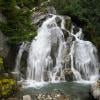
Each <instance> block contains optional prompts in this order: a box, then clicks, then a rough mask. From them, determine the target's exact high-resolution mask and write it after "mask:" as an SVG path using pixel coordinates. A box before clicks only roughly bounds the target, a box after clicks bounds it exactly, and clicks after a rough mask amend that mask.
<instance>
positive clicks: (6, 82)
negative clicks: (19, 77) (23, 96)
mask: <svg viewBox="0 0 100 100" xmlns="http://www.w3.org/2000/svg"><path fill="white" fill-rule="evenodd" d="M17 89H18V88H17V83H16V81H15V80H14V79H10V78H0V98H7V97H8V96H10V95H12V96H13V94H14V93H15V92H16V91H17Z"/></svg>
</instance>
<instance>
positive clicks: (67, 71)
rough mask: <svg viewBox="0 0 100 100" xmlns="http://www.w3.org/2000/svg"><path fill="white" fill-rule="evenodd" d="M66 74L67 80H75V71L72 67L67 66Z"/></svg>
mask: <svg viewBox="0 0 100 100" xmlns="http://www.w3.org/2000/svg"><path fill="white" fill-rule="evenodd" d="M64 75H65V80H67V81H73V76H74V74H73V72H72V70H71V69H70V68H65V69H64Z"/></svg>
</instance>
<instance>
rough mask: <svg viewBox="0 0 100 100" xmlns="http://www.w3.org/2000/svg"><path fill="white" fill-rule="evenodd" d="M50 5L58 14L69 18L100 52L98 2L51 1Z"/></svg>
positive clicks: (92, 0) (88, 0)
mask: <svg viewBox="0 0 100 100" xmlns="http://www.w3.org/2000/svg"><path fill="white" fill-rule="evenodd" d="M51 5H53V6H54V7H55V8H56V9H57V11H58V13H59V14H63V15H69V16H71V17H72V20H73V22H75V23H76V24H77V25H79V26H81V27H82V28H83V31H84V33H85V38H86V39H88V40H90V41H92V42H93V43H95V45H96V46H97V47H98V49H99V50H100V23H99V22H100V0H51ZM58 5H59V6H58Z"/></svg>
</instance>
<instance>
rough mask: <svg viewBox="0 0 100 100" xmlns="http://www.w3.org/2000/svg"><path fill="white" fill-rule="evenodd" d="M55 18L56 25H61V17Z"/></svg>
mask: <svg viewBox="0 0 100 100" xmlns="http://www.w3.org/2000/svg"><path fill="white" fill-rule="evenodd" d="M55 20H56V23H57V25H58V26H59V27H61V19H60V18H59V17H56V18H55Z"/></svg>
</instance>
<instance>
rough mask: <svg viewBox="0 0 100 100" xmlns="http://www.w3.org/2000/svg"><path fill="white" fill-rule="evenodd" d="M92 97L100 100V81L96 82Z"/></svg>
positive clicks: (93, 86) (92, 89) (92, 87)
mask: <svg viewBox="0 0 100 100" xmlns="http://www.w3.org/2000/svg"><path fill="white" fill-rule="evenodd" d="M91 95H92V96H93V98H94V99H96V100H100V80H98V81H96V82H95V83H94V84H93V85H92V86H91Z"/></svg>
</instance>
